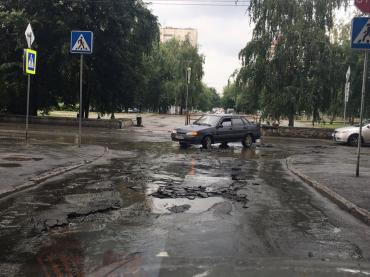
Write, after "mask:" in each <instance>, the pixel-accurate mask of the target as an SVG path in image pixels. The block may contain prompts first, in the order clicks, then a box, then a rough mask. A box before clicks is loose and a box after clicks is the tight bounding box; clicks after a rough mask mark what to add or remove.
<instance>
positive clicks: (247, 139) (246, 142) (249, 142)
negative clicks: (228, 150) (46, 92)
mask: <svg viewBox="0 0 370 277" xmlns="http://www.w3.org/2000/svg"><path fill="white" fill-rule="evenodd" d="M242 144H243V146H244V147H246V148H250V147H251V146H252V144H253V137H252V135H251V134H247V135H246V136H245V137H244V138H243V140H242Z"/></svg>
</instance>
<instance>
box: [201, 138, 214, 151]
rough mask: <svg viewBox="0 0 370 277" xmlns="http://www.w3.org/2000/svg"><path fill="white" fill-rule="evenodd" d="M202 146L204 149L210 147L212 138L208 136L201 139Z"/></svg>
mask: <svg viewBox="0 0 370 277" xmlns="http://www.w3.org/2000/svg"><path fill="white" fill-rule="evenodd" d="M202 146H203V148H204V149H210V148H211V146H212V138H211V137H210V136H206V137H204V139H203V141H202Z"/></svg>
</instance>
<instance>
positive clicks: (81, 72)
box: [78, 54, 84, 147]
mask: <svg viewBox="0 0 370 277" xmlns="http://www.w3.org/2000/svg"><path fill="white" fill-rule="evenodd" d="M80 56H81V58H80V118H79V124H78V126H79V127H78V147H81V132H82V74H83V62H84V55H83V54H81V55H80Z"/></svg>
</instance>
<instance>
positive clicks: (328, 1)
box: [238, 0, 348, 126]
mask: <svg viewBox="0 0 370 277" xmlns="http://www.w3.org/2000/svg"><path fill="white" fill-rule="evenodd" d="M347 2H348V1H347V0H289V1H286V0H251V2H250V6H249V14H250V16H251V20H252V21H253V23H254V24H255V28H254V31H253V39H252V41H251V42H249V43H248V44H247V46H246V47H245V48H244V49H242V50H241V52H240V58H241V59H242V62H243V67H242V69H241V71H240V73H239V76H238V80H240V81H241V82H242V84H243V86H244V87H245V89H244V90H243V91H244V93H246V94H250V95H254V96H256V95H257V94H258V97H255V101H256V102H258V103H259V105H260V107H261V110H262V112H263V114H264V115H265V116H271V117H273V118H274V119H279V118H280V117H281V116H287V117H288V119H289V126H293V125H294V116H295V115H296V114H297V113H299V112H300V111H308V112H310V113H312V114H313V116H314V118H317V117H318V113H319V111H320V110H323V109H327V108H328V106H329V105H330V101H329V99H330V91H331V88H330V86H329V85H328V84H330V80H329V78H330V68H329V67H327V66H326V65H327V64H328V62H329V63H330V57H331V56H333V55H332V51H331V47H330V40H329V36H328V35H327V32H328V31H330V30H331V29H332V27H333V12H334V10H335V9H336V8H339V7H340V6H341V5H342V4H346V3H347ZM253 98H254V97H253ZM253 98H252V97H249V99H253Z"/></svg>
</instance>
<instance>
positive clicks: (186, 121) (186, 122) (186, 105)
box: [185, 73, 189, 125]
mask: <svg viewBox="0 0 370 277" xmlns="http://www.w3.org/2000/svg"><path fill="white" fill-rule="evenodd" d="M187 74H188V73H186V75H187ZM188 97H189V84H188V82H186V100H185V103H186V104H185V109H186V115H185V116H186V118H185V125H188V124H189V123H188Z"/></svg>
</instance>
